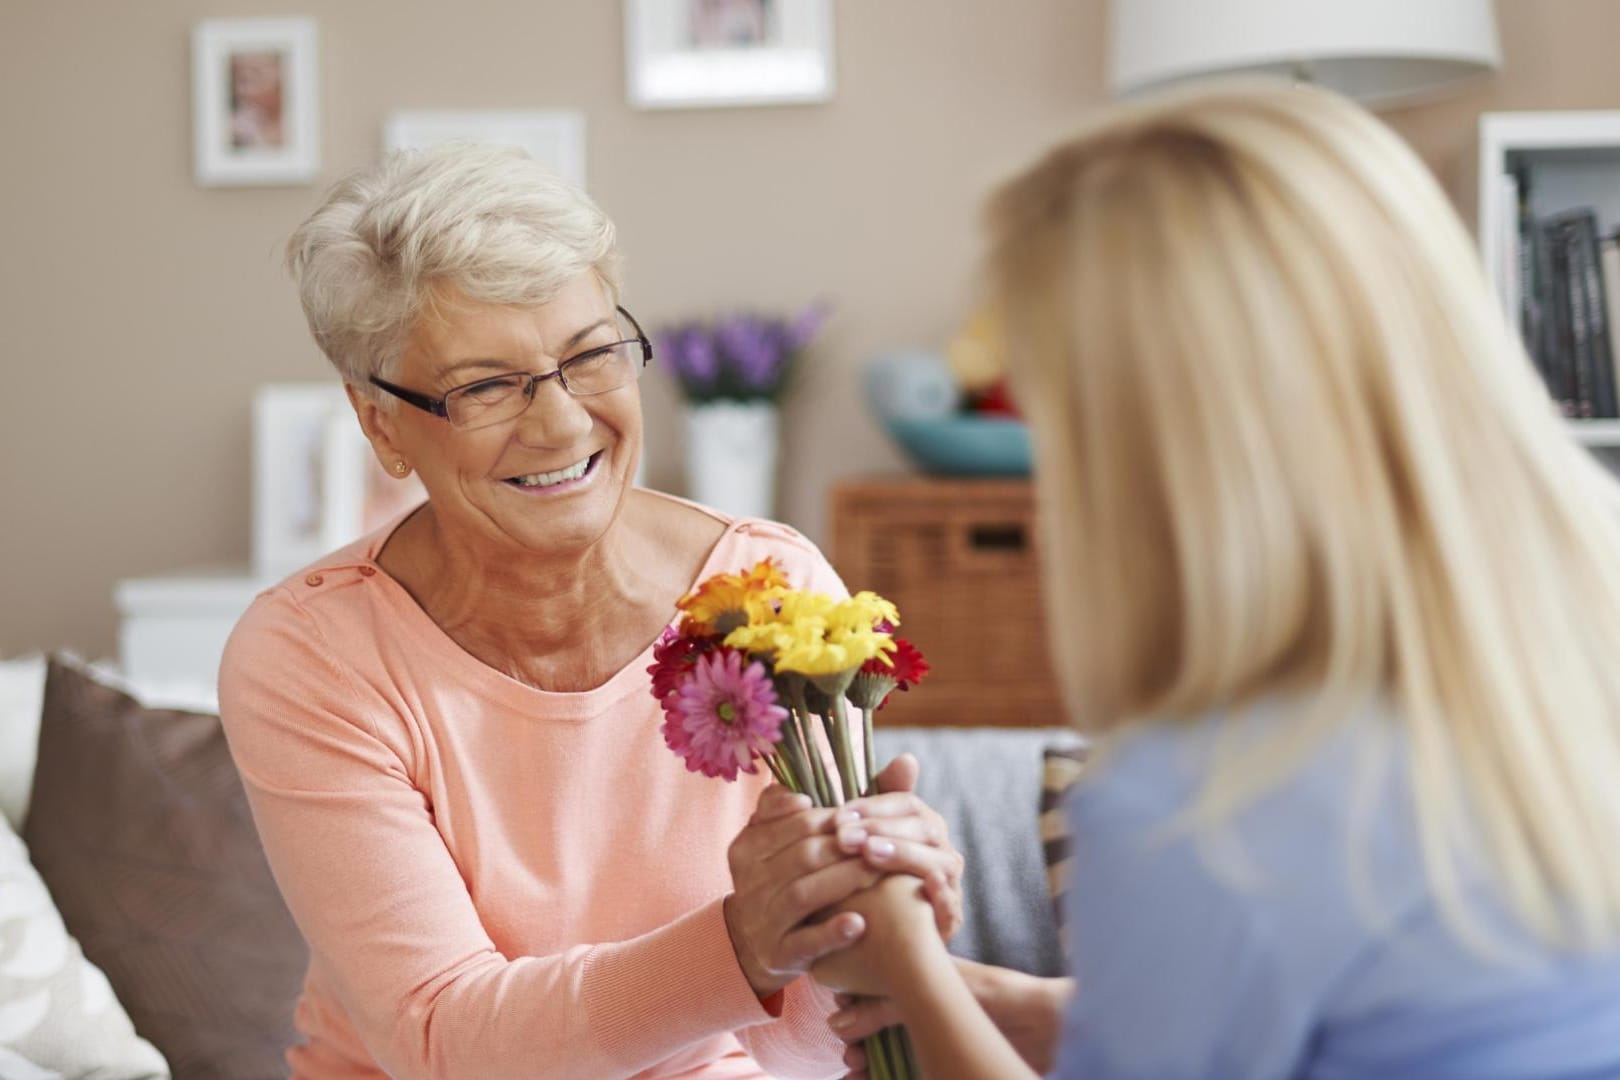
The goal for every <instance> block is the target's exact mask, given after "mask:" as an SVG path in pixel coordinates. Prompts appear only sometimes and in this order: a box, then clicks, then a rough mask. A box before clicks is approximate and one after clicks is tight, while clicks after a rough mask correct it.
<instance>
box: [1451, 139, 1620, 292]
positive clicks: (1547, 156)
mask: <svg viewBox="0 0 1620 1080" xmlns="http://www.w3.org/2000/svg"><path fill="white" fill-rule="evenodd" d="M1523 159H1528V160H1529V161H1531V162H1532V163H1533V164H1534V165H1535V166H1537V174H1538V177H1539V180H1540V187H1539V190H1538V189H1537V188H1532V189H1531V193H1530V198H1531V208H1532V209H1533V210H1534V211H1535V212H1536V213H1537V214H1548V213H1553V212H1556V211H1559V210H1568V209H1571V208H1572V207H1575V206H1579V205H1592V206H1595V207H1596V208H1597V211H1598V215H1599V217H1600V219H1601V221H1602V226H1603V228H1604V229H1611V228H1613V227H1614V226H1615V225H1617V224H1620V110H1599V109H1593V110H1581V111H1575V112H1500V113H1485V114H1483V115H1482V116H1481V117H1480V118H1479V217H1478V219H1477V226H1478V233H1479V250H1480V255H1481V256H1482V258H1483V259H1484V262H1485V270H1486V272H1487V273H1489V274H1490V275H1491V279H1492V281H1493V282H1494V281H1495V280H1496V277H1497V275H1498V273H1499V272H1500V270H1501V260H1502V232H1501V229H1502V222H1503V220H1504V216H1505V214H1506V212H1507V207H1505V206H1503V205H1502V202H1503V192H1502V180H1501V178H1502V176H1504V175H1506V174H1507V173H1509V172H1511V171H1512V167H1513V165H1514V164H1515V163H1517V162H1518V161H1520V160H1523ZM1555 204H1556V205H1555Z"/></svg>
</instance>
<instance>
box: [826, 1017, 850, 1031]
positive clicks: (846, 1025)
mask: <svg viewBox="0 0 1620 1080" xmlns="http://www.w3.org/2000/svg"><path fill="white" fill-rule="evenodd" d="M827 1026H828V1027H830V1028H832V1029H833V1030H834V1031H848V1030H849V1029H850V1028H852V1027H854V1026H855V1018H854V1017H853V1016H848V1015H846V1014H844V1013H833V1014H832V1015H831V1016H829V1017H828V1018H827Z"/></svg>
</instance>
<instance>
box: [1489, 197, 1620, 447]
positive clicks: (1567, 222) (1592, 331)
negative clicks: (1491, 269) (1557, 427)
mask: <svg viewBox="0 0 1620 1080" xmlns="http://www.w3.org/2000/svg"><path fill="white" fill-rule="evenodd" d="M1511 180H1512V183H1511V184H1508V183H1504V185H1503V194H1504V196H1511V197H1512V198H1513V200H1514V202H1513V205H1514V206H1515V210H1514V211H1513V213H1512V217H1513V219H1514V227H1512V228H1509V227H1508V226H1507V223H1506V220H1505V217H1506V212H1504V223H1503V225H1502V226H1501V228H1502V235H1503V240H1504V242H1505V243H1506V244H1507V247H1508V250H1507V251H1506V252H1505V253H1504V255H1503V257H1502V259H1501V260H1500V263H1499V265H1498V266H1497V267H1496V268H1495V269H1496V277H1497V285H1498V289H1499V291H1500V293H1501V296H1502V300H1503V303H1504V304H1507V305H1509V307H1508V310H1509V311H1510V312H1511V313H1512V314H1513V316H1514V318H1515V321H1516V322H1517V323H1518V327H1519V331H1520V334H1521V335H1522V336H1523V338H1524V344H1525V351H1526V352H1527V353H1528V354H1529V356H1530V359H1531V361H1532V362H1533V363H1534V364H1535V366H1536V370H1537V371H1538V372H1539V373H1540V374H1541V377H1542V380H1543V381H1544V382H1545V383H1546V385H1547V391H1548V393H1549V394H1550V395H1551V396H1552V398H1553V400H1554V401H1555V402H1556V403H1557V404H1558V406H1559V409H1560V411H1561V412H1562V413H1563V414H1564V415H1565V416H1567V417H1571V418H1575V419H1613V418H1617V417H1620V332H1617V327H1616V319H1617V318H1620V247H1617V246H1616V241H1615V237H1614V236H1610V237H1608V238H1605V237H1604V236H1603V234H1602V227H1601V225H1600V224H1599V221H1598V216H1597V212H1596V211H1595V210H1593V209H1591V208H1589V207H1577V208H1575V209H1571V210H1564V211H1561V212H1559V213H1555V214H1547V215H1542V216H1538V215H1536V214H1535V213H1534V211H1533V210H1532V209H1531V204H1530V194H1531V193H1530V176H1529V174H1528V172H1523V171H1521V172H1518V173H1515V174H1512V176H1511Z"/></svg>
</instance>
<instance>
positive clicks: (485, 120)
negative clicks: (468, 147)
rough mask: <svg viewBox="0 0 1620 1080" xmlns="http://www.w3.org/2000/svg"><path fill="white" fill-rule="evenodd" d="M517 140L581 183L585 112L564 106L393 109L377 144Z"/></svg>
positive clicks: (411, 146)
mask: <svg viewBox="0 0 1620 1080" xmlns="http://www.w3.org/2000/svg"><path fill="white" fill-rule="evenodd" d="M458 140H469V141H472V142H492V143H503V144H506V145H509V146H520V147H522V148H523V149H524V150H527V151H528V152H529V156H530V157H532V158H534V159H535V160H536V161H539V162H540V163H542V164H544V165H547V166H549V167H550V168H551V170H552V171H553V172H555V173H557V175H559V176H561V177H562V178H563V179H564V180H567V181H569V182H570V183H572V184H574V186H576V187H578V188H581V189H583V188H584V187H585V114H584V113H579V112H573V111H570V110H521V109H492V110H471V111H468V110H453V109H425V110H418V111H411V112H396V113H392V114H390V115H389V117H388V120H387V122H386V123H384V125H383V148H384V149H387V150H420V149H424V148H426V147H429V146H434V145H437V144H438V143H443V142H455V141H458Z"/></svg>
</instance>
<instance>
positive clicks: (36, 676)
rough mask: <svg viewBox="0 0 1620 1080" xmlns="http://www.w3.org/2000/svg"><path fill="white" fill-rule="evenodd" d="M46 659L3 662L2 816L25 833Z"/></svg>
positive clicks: (0, 729) (0, 669) (0, 679)
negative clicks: (23, 827)
mask: <svg viewBox="0 0 1620 1080" xmlns="http://www.w3.org/2000/svg"><path fill="white" fill-rule="evenodd" d="M44 696H45V658H44V657H43V656H25V657H21V658H19V659H16V660H0V816H4V818H5V819H6V821H8V822H10V823H11V827H12V828H13V829H16V830H18V831H19V832H20V831H22V822H23V815H24V814H26V813H27V812H28V793H29V792H30V791H31V790H32V789H33V786H34V759H35V758H36V757H37V756H38V755H39V713H40V706H41V703H42V701H43V699H44Z"/></svg>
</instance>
